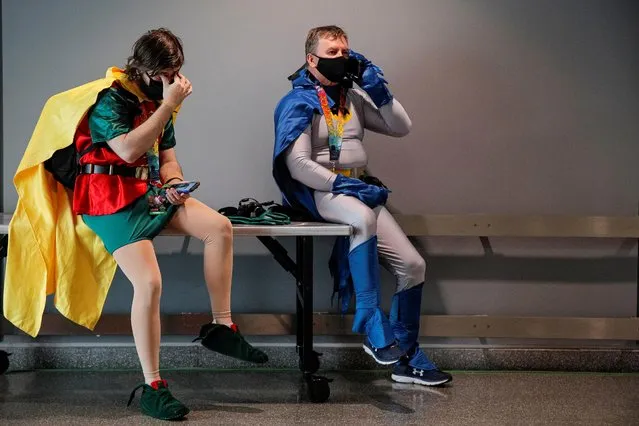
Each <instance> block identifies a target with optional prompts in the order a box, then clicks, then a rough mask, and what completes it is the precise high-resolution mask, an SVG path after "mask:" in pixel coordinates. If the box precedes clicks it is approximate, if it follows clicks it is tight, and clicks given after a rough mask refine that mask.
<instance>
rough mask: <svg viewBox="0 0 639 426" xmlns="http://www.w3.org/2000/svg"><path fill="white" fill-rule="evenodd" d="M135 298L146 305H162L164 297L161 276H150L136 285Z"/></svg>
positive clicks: (134, 289) (134, 288)
mask: <svg viewBox="0 0 639 426" xmlns="http://www.w3.org/2000/svg"><path fill="white" fill-rule="evenodd" d="M133 292H134V296H135V297H136V298H138V299H139V300H142V301H143V303H144V304H145V305H153V304H158V305H159V303H160V296H161V295H162V277H161V276H160V274H159V273H158V274H149V275H148V276H146V277H143V278H142V279H140V280H139V281H138V282H136V283H134V287H133Z"/></svg>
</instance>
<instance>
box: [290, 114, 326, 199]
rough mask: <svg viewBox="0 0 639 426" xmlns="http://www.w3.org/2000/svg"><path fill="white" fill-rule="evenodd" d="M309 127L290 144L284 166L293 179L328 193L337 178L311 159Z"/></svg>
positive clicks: (311, 147)
mask: <svg viewBox="0 0 639 426" xmlns="http://www.w3.org/2000/svg"><path fill="white" fill-rule="evenodd" d="M312 151H313V146H312V143H311V126H310V125H309V126H308V127H307V128H306V130H305V131H304V132H303V133H302V134H301V135H300V137H299V138H297V140H296V141H295V142H293V143H292V144H291V146H290V147H289V148H288V150H287V152H286V165H287V166H288V170H289V171H290V172H291V176H292V177H293V179H295V180H297V181H298V182H301V183H303V184H304V185H306V186H308V187H310V188H313V189H315V190H318V191H326V192H330V191H331V189H332V188H333V181H334V180H335V177H336V176H337V175H336V174H335V173H332V172H331V171H330V170H328V169H327V168H326V167H324V166H322V165H321V164H319V163H316V162H315V161H313V160H312V159H311V154H312Z"/></svg>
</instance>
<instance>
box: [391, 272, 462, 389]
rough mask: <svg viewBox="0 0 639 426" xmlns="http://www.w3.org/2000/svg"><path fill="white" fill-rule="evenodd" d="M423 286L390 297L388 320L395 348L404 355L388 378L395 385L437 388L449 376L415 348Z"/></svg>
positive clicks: (449, 376) (447, 379) (447, 380)
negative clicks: (398, 348) (391, 298)
mask: <svg viewBox="0 0 639 426" xmlns="http://www.w3.org/2000/svg"><path fill="white" fill-rule="evenodd" d="M423 289H424V283H421V284H419V285H418V286H415V287H412V288H409V289H408V290H404V291H400V292H399V293H396V294H395V295H394V296H393V304H392V306H391V314H390V321H391V326H392V328H393V333H394V334H395V337H396V338H397V340H398V341H399V346H400V347H401V349H402V350H403V351H404V352H406V355H405V356H404V357H402V359H401V360H400V361H399V362H397V363H396V364H395V366H393V373H392V374H391V378H392V379H393V380H394V381H396V382H398V383H415V384H418V385H425V386H438V385H443V384H444V383H448V382H450V381H452V380H453V377H452V376H451V375H450V374H448V373H446V372H443V371H441V370H439V369H438V368H437V366H435V364H433V363H432V361H431V360H430V359H428V356H426V354H425V353H424V352H423V351H422V350H421V349H420V348H419V343H418V342H417V338H418V337H419V321H420V313H421V306H422V291H423Z"/></svg>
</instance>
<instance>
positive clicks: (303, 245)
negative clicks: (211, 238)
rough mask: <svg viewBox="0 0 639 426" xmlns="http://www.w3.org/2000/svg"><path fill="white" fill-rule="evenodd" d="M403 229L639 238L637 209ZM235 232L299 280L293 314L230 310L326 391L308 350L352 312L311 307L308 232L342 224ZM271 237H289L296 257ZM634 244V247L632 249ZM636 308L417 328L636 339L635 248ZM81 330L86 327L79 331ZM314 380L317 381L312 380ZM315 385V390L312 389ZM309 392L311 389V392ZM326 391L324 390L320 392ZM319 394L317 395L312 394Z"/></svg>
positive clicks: (190, 317)
mask: <svg viewBox="0 0 639 426" xmlns="http://www.w3.org/2000/svg"><path fill="white" fill-rule="evenodd" d="M9 218H10V216H8V215H4V216H3V217H2V223H1V224H0V234H4V235H3V236H2V247H0V251H1V254H2V256H5V255H6V253H5V251H4V250H5V249H4V248H5V247H6V239H7V236H6V233H7V228H8V226H7V225H8V220H9ZM395 218H396V219H397V221H398V223H399V224H400V226H401V227H402V229H403V230H404V231H405V232H406V234H407V235H409V236H414V237H473V238H479V239H480V241H481V243H482V246H483V248H484V252H485V254H486V255H490V254H492V247H491V245H490V237H522V238H621V239H629V240H631V242H632V245H634V244H635V243H636V242H637V241H638V240H639V217H634V216H632V217H602V216H513V215H474V214H469V215H395ZM233 230H234V234H235V235H237V236H253V237H257V238H258V239H259V240H260V241H261V242H262V244H264V245H265V246H266V248H267V249H268V250H269V251H270V252H271V253H272V254H273V256H274V258H275V259H276V261H277V262H278V263H279V264H280V265H281V266H282V267H283V268H284V269H285V270H286V271H288V272H289V273H291V275H293V277H294V278H295V280H296V282H297V309H296V315H294V316H293V315H281V314H240V315H234V318H236V321H237V322H238V324H240V327H242V329H243V331H244V333H245V334H247V335H256V334H265V335H288V334H291V333H292V331H293V330H295V331H296V334H297V349H298V353H299V356H300V369H301V370H302V373H303V374H304V377H305V378H306V382H307V383H308V384H309V387H308V391H309V394H311V395H312V397H315V400H325V399H324V396H325V397H326V398H328V392H329V390H328V384H327V382H326V379H325V378H323V377H321V376H315V375H314V373H315V372H317V370H318V369H319V358H318V354H317V353H316V352H315V351H314V350H313V334H314V333H315V334H328V335H344V334H350V333H351V332H350V327H351V321H352V316H346V318H344V317H343V316H341V315H339V314H334V315H331V314H313V238H314V237H316V236H339V235H349V234H350V233H351V230H350V228H349V227H348V226H344V225H332V224H322V223H294V224H292V225H287V226H251V225H235V226H234V227H233ZM274 237H295V238H296V242H297V248H296V261H293V260H292V259H291V258H290V257H289V256H288V254H287V252H286V250H285V249H284V248H283V247H282V246H281V245H280V244H279V242H278V241H277V240H275V238H274ZM638 251H639V250H638ZM636 297H637V309H636V316H635V317H630V318H583V317H524V316H522V317H516V316H490V315H422V318H421V328H420V336H441V337H480V338H487V337H497V338H542V339H543V338H564V339H595V340H596V339H599V340H628V341H632V340H634V341H639V318H638V317H639V253H638V260H637V296H636ZM0 307H1V299H0ZM103 317H106V318H103V319H102V320H101V321H100V323H99V324H98V326H97V327H96V330H95V333H96V334H101V335H107V334H128V333H130V328H128V325H125V324H128V322H129V319H128V316H126V315H104V316H103ZM206 318H208V315H206V314H180V315H170V316H163V317H162V327H163V332H166V333H167V334H193V333H194V332H195V333H196V332H197V327H198V325H199V324H200V323H201V322H202V321H203V320H204V321H206ZM79 330H84V329H82V328H81V327H76V326H74V325H73V324H70V323H69V321H66V320H64V319H63V318H60V316H59V315H55V314H48V315H47V314H45V320H44V322H43V330H42V333H43V334H71V333H76V332H78V331H79ZM85 332H86V331H85ZM318 383H319V384H318ZM318 389H319V391H318ZM313 392H315V393H313ZM322 392H324V393H322ZM318 393H319V394H321V395H320V396H321V397H320V398H317V394H318Z"/></svg>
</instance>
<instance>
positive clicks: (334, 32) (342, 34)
mask: <svg viewBox="0 0 639 426" xmlns="http://www.w3.org/2000/svg"><path fill="white" fill-rule="evenodd" d="M320 38H328V39H331V40H335V39H336V38H344V39H346V41H348V36H347V35H346V31H344V30H343V29H341V28H340V27H338V26H336V25H327V26H324V27H315V28H312V29H311V30H310V31H309V32H308V35H307V36H306V44H305V45H304V47H305V50H306V52H305V54H306V55H308V54H309V53H315V50H317V44H318V43H319V40H320Z"/></svg>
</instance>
